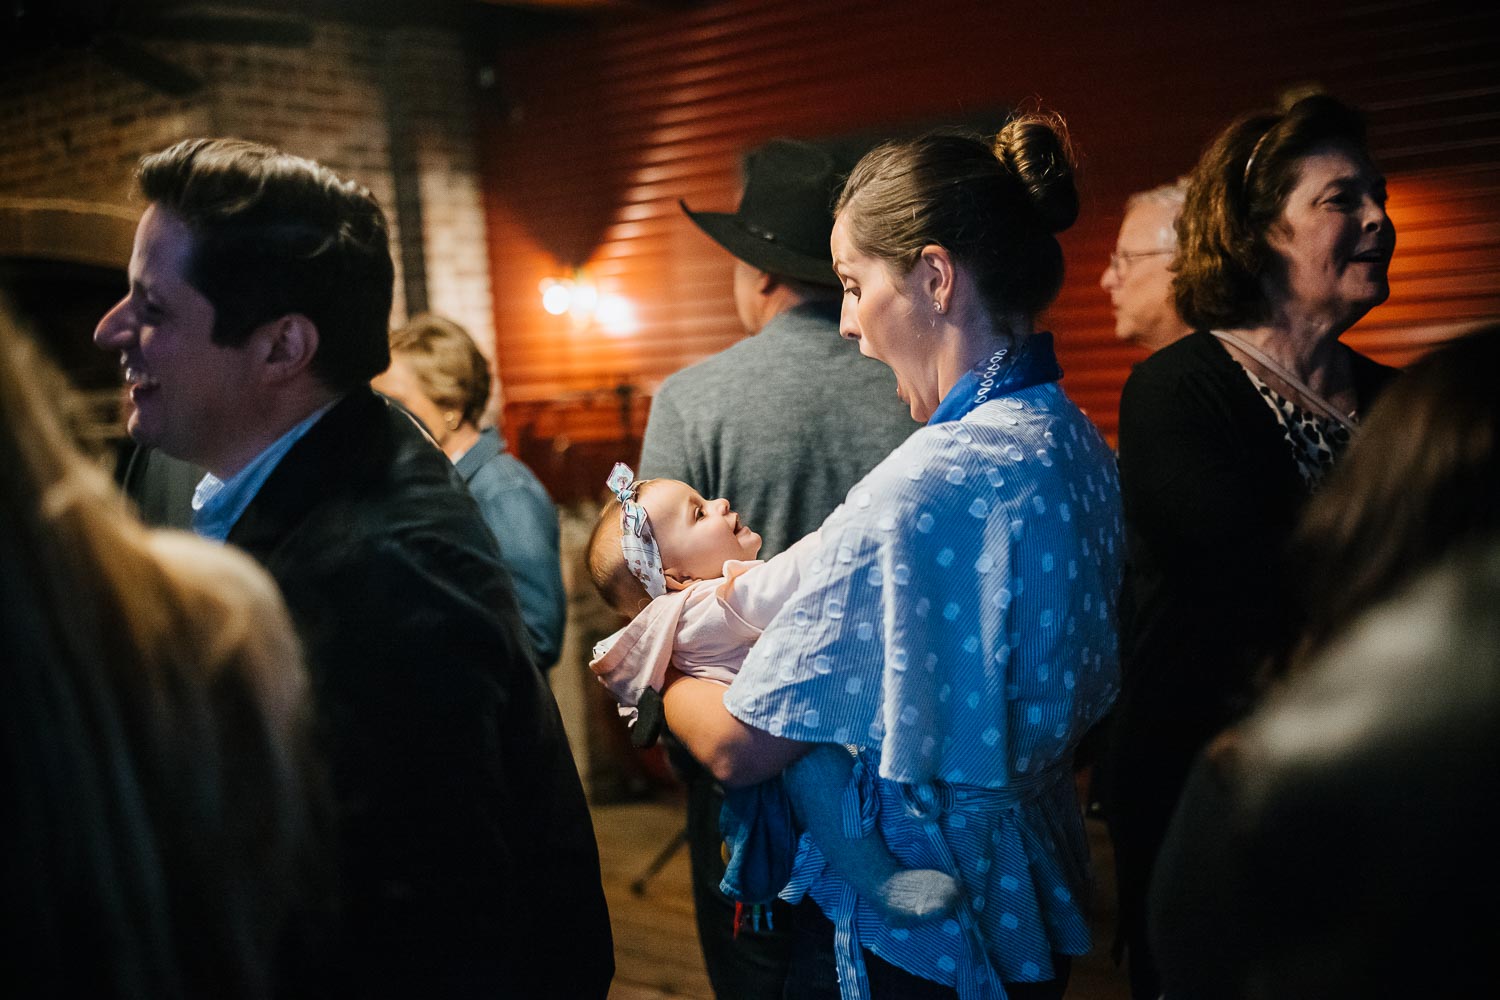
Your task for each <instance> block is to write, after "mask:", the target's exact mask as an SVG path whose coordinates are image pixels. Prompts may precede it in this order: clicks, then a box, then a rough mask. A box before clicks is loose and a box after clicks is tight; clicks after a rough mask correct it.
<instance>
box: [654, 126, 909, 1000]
mask: <svg viewBox="0 0 1500 1000" xmlns="http://www.w3.org/2000/svg"><path fill="white" fill-rule="evenodd" d="M850 166H852V164H842V165H841V164H839V163H838V162H837V161H836V160H835V159H834V157H833V156H832V155H830V154H829V153H827V152H826V151H824V150H823V149H820V148H818V147H816V146H813V145H810V144H808V143H803V142H795V141H791V140H784V139H782V140H773V141H772V142H770V143H767V144H766V145H765V146H762V147H760V148H759V149H757V150H755V151H753V152H752V153H751V154H750V155H749V156H748V157H747V159H746V163H745V190H744V195H743V196H742V198H741V200H740V206H739V209H738V211H736V212H733V213H723V212H693V211H691V210H689V209H688V208H687V206H686V205H685V204H684V205H683V210H684V211H686V212H687V214H688V216H689V217H690V218H691V219H692V220H693V221H694V222H695V223H697V225H698V226H699V227H700V228H701V229H702V230H703V231H704V232H705V233H707V234H708V235H709V237H711V238H712V239H713V240H714V241H715V242H716V243H718V244H719V245H720V246H722V247H723V248H724V249H726V250H728V251H729V252H730V253H731V254H732V255H733V256H734V257H735V272H734V299H735V306H736V308H737V309H738V312H739V317H740V321H741V323H742V324H743V325H744V327H745V332H746V333H749V334H754V336H751V337H747V338H746V339H744V340H742V341H740V342H739V343H737V344H735V345H734V346H733V347H730V348H728V349H727V350H724V351H721V352H720V353H718V354H715V355H713V356H712V357H709V358H706V359H704V360H703V361H700V362H698V363H697V364H695V365H692V366H690V367H688V368H685V369H683V370H682V371H680V372H677V373H676V374H674V375H672V376H671V377H669V378H668V379H667V380H666V381H665V382H663V383H662V387H661V389H660V391H659V392H658V393H657V394H656V398H655V399H654V400H653V402H652V406H651V417H650V419H649V421H648V422H647V424H646V436H645V441H644V444H643V446H642V450H641V462H640V474H641V475H642V476H643V477H648V478H655V477H668V478H672V479H680V480H682V481H683V482H686V483H689V484H691V485H692V486H693V487H694V488H695V489H697V490H698V491H699V492H700V493H702V494H703V495H704V496H706V497H727V498H729V500H730V501H731V502H732V503H733V504H734V507H735V509H736V510H737V511H739V512H740V514H741V515H742V516H743V517H744V519H745V521H746V523H748V524H749V525H750V526H751V527H753V528H754V529H755V530H756V531H758V532H760V534H761V537H762V539H763V544H762V547H761V558H762V559H769V558H770V557H771V556H774V555H776V554H777V553H778V552H780V551H782V550H783V549H785V548H786V547H787V546H788V545H790V544H791V543H792V542H794V541H796V540H797V539H799V538H801V537H802V536H803V535H806V534H808V533H810V532H812V531H813V530H815V529H816V528H817V527H818V526H819V525H821V524H822V523H823V519H824V518H825V517H827V516H828V514H829V513H831V512H832V511H833V508H834V507H836V506H838V504H839V503H840V502H841V501H842V500H843V499H844V495H845V493H847V492H848V490H849V488H850V487H852V486H853V485H854V484H855V483H856V482H858V481H859V480H860V479H861V478H863V476H864V475H865V473H867V472H869V471H870V470H871V469H872V468H874V467H875V465H876V464H877V463H878V462H879V461H880V460H881V459H883V458H884V457H885V456H886V455H888V454H889V453H890V452H891V451H892V450H893V449H894V448H895V447H896V446H897V445H899V444H900V443H901V442H902V441H904V440H906V438H907V436H908V435H910V434H911V432H912V431H914V430H916V429H917V424H916V423H914V422H913V421H912V419H911V416H910V414H909V412H908V410H907V407H906V404H904V403H902V402H901V401H900V400H899V399H898V398H897V397H896V379H895V376H894V375H893V374H892V373H891V371H890V369H888V368H887V367H886V366H884V365H882V364H880V363H879V362H877V361H873V360H871V359H869V358H866V357H863V356H862V355H861V354H860V353H859V350H858V348H857V347H856V346H855V345H854V344H853V343H852V342H849V341H845V340H843V339H842V338H841V337H840V336H839V322H838V321H839V301H840V300H839V295H840V293H839V283H838V280H837V278H835V276H834V273H833V263H832V258H831V256H830V252H829V248H828V240H829V235H830V233H831V231H832V229H833V217H832V206H833V202H834V200H835V198H836V197H837V195H838V190H839V186H840V184H841V183H842V179H843V176H844V174H845V173H847V170H848V168H849V167H850ZM841 167H842V169H841ZM672 749H673V754H672V758H673V762H674V764H675V765H676V766H677V768H678V770H679V773H681V774H682V775H683V778H684V780H685V781H686V783H687V786H688V843H689V848H690V850H691V853H692V863H693V864H692V871H693V896H694V904H695V909H696V911H697V920H698V937H699V941H700V942H701V943H702V946H703V955H704V960H705V963H706V965H707V967H708V975H709V980H710V982H711V983H712V984H713V987H714V991H715V992H716V993H717V994H718V995H719V997H720V998H722V1000H728V998H735V1000H739V998H748V1000H757V998H762V997H765V998H780V996H781V987H782V980H783V979H784V978H785V974H786V961H787V950H786V949H787V939H786V936H785V928H786V925H787V923H788V920H787V919H786V918H787V916H788V915H787V914H785V913H782V912H781V910H780V904H778V908H777V909H776V910H775V911H774V912H773V915H772V916H773V921H772V923H773V926H772V927H769V928H768V927H767V926H766V924H765V923H761V924H760V927H759V929H758V930H757V928H756V927H755V926H753V925H752V926H749V927H742V928H741V929H740V932H739V934H738V936H737V937H736V936H735V934H734V919H735V917H734V904H733V903H732V902H731V901H730V900H728V899H727V898H726V897H725V896H724V895H723V894H721V893H720V892H719V889H718V886H719V880H720V879H721V878H722V877H723V874H724V862H723V856H722V854H721V844H722V839H721V836H720V833H719V807H720V805H721V804H722V801H723V791H722V789H720V788H719V787H718V786H717V784H716V783H715V782H714V780H713V778H712V777H711V776H710V775H709V774H708V773H707V772H706V771H705V770H703V769H702V768H701V767H699V766H698V764H697V763H696V762H695V761H693V760H692V758H691V757H690V756H689V755H688V754H687V753H686V751H683V750H681V748H679V747H676V746H675V745H673V746H672Z"/></svg>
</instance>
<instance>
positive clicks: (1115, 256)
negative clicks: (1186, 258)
mask: <svg viewBox="0 0 1500 1000" xmlns="http://www.w3.org/2000/svg"><path fill="white" fill-rule="evenodd" d="M1176 252H1177V251H1176V250H1116V251H1115V252H1114V253H1112V254H1110V255H1109V269H1110V270H1111V271H1113V272H1115V277H1116V278H1123V277H1125V269H1126V265H1127V264H1129V263H1130V262H1131V261H1133V260H1135V259H1137V258H1139V257H1164V256H1167V255H1168V254H1174V253H1176Z"/></svg>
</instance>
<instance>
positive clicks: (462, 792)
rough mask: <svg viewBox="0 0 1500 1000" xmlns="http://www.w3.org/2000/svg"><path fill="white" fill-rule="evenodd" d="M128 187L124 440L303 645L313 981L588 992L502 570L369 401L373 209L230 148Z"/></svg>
mask: <svg viewBox="0 0 1500 1000" xmlns="http://www.w3.org/2000/svg"><path fill="white" fill-rule="evenodd" d="M139 179H140V185H141V190H142V192H143V193H144V194H145V196H146V199H147V200H148V201H149V203H150V204H149V206H148V207H147V209H146V212H145V214H144V215H143V216H142V219H141V223H140V226H139V229H138V230H137V233H136V240H135V248H134V252H133V254H132V257H131V263H130V292H129V294H128V295H127V296H126V297H125V298H124V299H123V300H122V301H121V302H120V304H119V305H117V306H116V307H115V308H114V309H113V310H111V311H110V313H109V314H108V315H107V316H105V318H104V319H103V320H102V321H101V322H100V324H99V328H98V330H97V331H96V332H95V341H96V342H97V343H98V344H99V346H100V347H101V348H103V349H106V350H114V351H118V352H119V353H120V358H121V364H122V366H123V367H124V369H125V377H126V382H127V384H128V385H129V389H130V394H131V401H132V404H133V406H132V411H131V414H130V417H129V421H128V427H129V430H130V433H131V436H132V437H133V438H134V439H135V440H136V441H137V442H138V443H140V444H143V445H149V446H153V447H156V448H159V449H160V450H161V451H162V452H164V453H166V454H168V455H171V456H173V457H175V458H178V459H182V460H184V461H188V462H192V463H195V464H197V465H199V466H201V467H202V468H204V469H206V470H208V475H206V476H205V477H204V479H203V480H202V482H200V483H199V484H198V487H197V490H196V491H195V495H194V499H193V508H194V513H193V527H194V530H196V531H197V532H199V533H200V534H203V535H206V536H208V537H214V538H219V539H227V540H228V541H230V542H232V543H234V544H237V545H240V546H242V547H243V548H244V549H245V550H246V551H248V552H250V553H251V554H252V555H253V556H255V557H256V558H257V559H259V560H260V561H261V562H262V563H263V564H264V565H265V566H266V568H267V569H268V570H269V571H270V572H271V574H272V575H273V576H274V577H275V578H276V580H277V582H278V583H279V584H280V586H281V588H282V590H283V592H284V594H285V597H286V600H287V604H288V606H289V607H290V608H291V610H292V614H293V617H294V619H295V620H296V623H297V625H298V629H299V632H300V633H301V637H302V640H303V642H304V644H305V646H306V649H307V654H308V660H309V665H310V668H311V673H312V680H313V689H314V694H315V699H316V707H317V711H318V715H319V719H318V722H319V724H320V727H321V730H322V734H323V737H324V750H325V752H326V754H327V762H328V770H329V777H330V783H331V786H332V791H333V797H334V804H335V807H336V821H337V823H336V825H337V848H338V854H337V865H336V872H337V879H338V896H339V906H338V910H339V919H338V927H337V930H336V932H335V934H334V936H333V937H332V938H331V940H332V941H333V942H335V943H334V944H333V945H331V946H330V948H329V949H328V953H327V954H320V955H316V956H314V958H313V961H312V962H310V963H308V965H307V968H308V969H316V970H317V972H316V975H317V976H318V978H320V979H321V980H323V982H322V983H321V984H320V986H321V988H324V989H328V988H331V989H333V990H335V991H336V992H341V993H350V994H353V995H372V994H381V995H402V996H418V995H423V996H445V997H446V996H503V997H562V996H567V997H599V998H602V997H604V996H605V994H606V993H607V991H608V986H609V980H610V978H611V975H612V973H613V957H612V944H611V938H610V930H609V920H608V915H607V913H606V911H605V905H604V898H603V892H602V889H601V887H600V881H599V861H598V852H597V848H596V846H595V842H594V836H593V828H592V825H591V823H590V820H589V815H588V811H587V808H586V806H585V803H584V799H583V792H582V787H581V785H580V782H579V779H578V774H577V771H576V769H575V767H574V764H573V760H572V757H571V754H570V753H569V751H568V746H567V741H566V739H565V736H564V733H563V729H562V724H561V719H560V717H559V715H558V711H557V706H556V704H555V702H554V701H553V700H552V696H551V693H550V691H549V690H548V688H547V686H546V682H545V680H544V679H543V677H542V675H541V673H540V672H539V671H538V669H537V667H536V666H535V664H534V663H533V661H532V656H531V650H530V645H529V642H528V640H527V638H526V633H525V630H524V627H523V626H522V625H521V621H520V617H519V613H518V611H517V607H516V601H515V595H514V593H513V591H512V588H511V583H510V580H509V578H508V577H507V576H506V575H505V572H504V570H503V569H502V568H501V566H500V564H499V557H498V551H497V549H496V547H495V544H494V541H493V539H492V538H491V536H490V535H489V533H488V532H487V531H486V529H485V527H484V524H483V522H482V521H481V519H480V517H479V513H478V509H477V508H476V507H475V505H474V502H473V500H472V499H471V498H470V497H469V496H468V495H467V493H465V492H464V490H463V487H462V484H461V482H459V481H458V480H457V478H456V476H455V473H454V471H453V469H452V467H451V466H450V464H449V463H448V462H447V461H446V459H444V457H443V455H442V454H441V453H440V452H438V451H437V450H436V449H434V448H433V447H432V446H431V445H430V443H429V442H428V441H427V439H426V438H425V437H424V436H423V434H422V433H421V431H420V430H418V429H417V427H416V426H415V425H414V424H413V422H412V421H411V420H410V418H408V417H407V416H406V415H405V414H403V413H401V412H399V411H396V410H393V409H391V408H390V407H389V406H388V405H387V404H386V403H385V401H384V400H382V399H381V398H380V397H378V396H376V395H375V394H374V393H373V392H371V390H370V388H369V385H368V382H369V379H370V377H371V376H373V375H375V374H376V373H378V372H380V371H382V370H384V369H385V367H386V365H387V363H388V360H389V357H388V353H387V346H386V345H387V340H386V324H387V318H388V315H389V312H390V306H391V291H392V265H391V259H390V251H389V243H388V236H387V231H386V225H385V219H384V216H383V214H382V213H381V211H380V208H379V206H378V205H376V203H375V201H374V199H373V198H372V197H371V196H370V194H369V192H368V191H366V190H365V189H364V188H362V187H360V186H358V185H356V184H353V183H351V182H347V181H343V180H341V179H340V178H338V177H337V176H335V175H334V174H333V173H332V172H331V171H329V170H327V169H326V168H323V167H321V166H319V165H317V164H315V163H312V162H311V161H308V160H303V159H299V158H296V157H292V156H288V155H286V154H283V153H280V152H278V151H276V150H273V149H269V148H267V147H264V146H259V145H255V144H252V143H246V142H240V141H235V140H188V141H186V142H183V143H179V144H177V145H176V146H173V147H172V148H170V149H168V150H165V151H163V152H161V153H157V154H154V155H152V156H149V157H147V158H146V159H145V160H144V161H143V162H142V165H141V170H140V178H139ZM246 833H247V835H251V836H253V835H254V831H246ZM298 975H300V973H299V974H298ZM307 985H308V984H307V983H306V982H297V981H294V982H291V983H289V984H288V989H289V991H292V992H300V991H301V989H299V987H300V988H305V987H307Z"/></svg>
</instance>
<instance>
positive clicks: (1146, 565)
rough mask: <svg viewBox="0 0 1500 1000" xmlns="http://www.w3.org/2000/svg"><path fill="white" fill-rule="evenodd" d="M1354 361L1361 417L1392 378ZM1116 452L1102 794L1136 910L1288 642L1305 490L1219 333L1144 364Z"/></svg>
mask: <svg viewBox="0 0 1500 1000" xmlns="http://www.w3.org/2000/svg"><path fill="white" fill-rule="evenodd" d="M1353 362H1354V364H1353V368H1354V381H1355V390H1356V393H1357V397H1358V405H1359V410H1360V411H1361V412H1364V411H1366V410H1368V409H1369V406H1370V403H1371V402H1372V401H1373V399H1374V397H1375V396H1376V395H1377V394H1378V392H1379V391H1380V389H1381V388H1382V387H1384V386H1385V384H1386V383H1387V382H1389V381H1390V379H1391V378H1392V377H1394V375H1395V374H1396V372H1395V369H1392V368H1387V367H1385V366H1384V365H1380V364H1377V363H1376V362H1374V361H1371V360H1370V359H1369V358H1366V357H1364V356H1363V355H1359V354H1355V355H1354V357H1353ZM1119 449H1120V454H1119V458H1120V484H1121V493H1122V500H1123V503H1124V513H1125V529H1126V551H1127V562H1126V568H1125V589H1124V593H1123V595H1122V599H1121V604H1120V616H1121V623H1120V628H1121V657H1122V671H1123V678H1122V690H1121V696H1120V700H1119V703H1118V704H1117V706H1116V716H1115V723H1114V733H1113V746H1112V749H1111V752H1110V760H1109V766H1108V768H1107V772H1106V773H1107V779H1106V783H1105V796H1106V807H1107V809H1108V812H1109V815H1110V823H1111V828H1112V832H1113V833H1114V834H1115V836H1116V840H1117V852H1119V853H1120V854H1121V855H1122V857H1121V858H1120V866H1121V871H1120V877H1121V890H1122V904H1124V903H1126V902H1127V899H1126V898H1125V897H1128V896H1131V895H1134V893H1133V892H1132V890H1131V888H1130V884H1131V883H1133V882H1135V881H1136V877H1137V876H1142V877H1144V876H1146V875H1148V874H1149V873H1148V872H1146V871H1141V870H1140V869H1141V868H1142V866H1144V867H1146V868H1149V865H1150V860H1151V858H1152V857H1153V856H1154V854H1155V849H1156V846H1157V845H1158V844H1159V843H1160V840H1161V836H1162V834H1163V833H1164V831H1165V827H1166V824H1167V821H1168V820H1169V819H1170V818H1171V812H1172V809H1173V806H1174V805H1175V803H1176V800H1177V795H1178V793H1179V792H1180V790H1181V788H1182V784H1183V782H1184V780H1185V778H1186V775H1187V771H1188V767H1189V765H1190V764H1191V763H1192V759H1193V756H1194V755H1195V754H1196V753H1197V751H1198V749H1199V748H1200V747H1202V746H1203V744H1204V743H1205V742H1207V741H1208V739H1209V738H1211V737H1212V736H1213V735H1214V734H1215V733H1217V732H1219V731H1220V730H1221V729H1223V728H1224V727H1225V726H1226V725H1228V724H1229V723H1230V722H1232V721H1233V720H1234V718H1235V717H1236V716H1237V715H1238V714H1239V712H1240V711H1241V709H1242V708H1243V707H1244V704H1245V701H1246V699H1247V697H1248V693H1249V688H1250V684H1251V678H1252V675H1253V673H1254V671H1255V668H1256V666H1257V664H1258V663H1259V661H1260V659H1261V657H1262V655H1263V654H1264V653H1265V652H1266V651H1267V650H1268V647H1269V646H1270V645H1271V644H1273V643H1274V642H1277V641H1280V638H1281V628H1282V625H1281V620H1282V618H1283V615H1282V612H1281V611H1280V601H1281V600H1282V598H1283V594H1282V583H1281V579H1282V578H1281V573H1282V566H1281V556H1282V551H1283V549H1284V547H1285V545H1286V543H1287V540H1288V538H1289V537H1290V535H1291V532H1292V529H1293V526H1294V525H1295V523H1296V521H1297V517H1298V515H1299V514H1300V512H1301V509H1302V506H1303V504H1304V503H1306V501H1307V499H1308V497H1309V493H1308V490H1307V487H1306V486H1304V484H1303V481H1302V477H1301V475H1300V474H1299V473H1298V471H1297V464H1296V461H1295V459H1294V457H1293V455H1292V451H1291V448H1290V446H1289V445H1288V444H1287V442H1286V441H1285V439H1284V438H1283V431H1282V427H1281V425H1280V424H1279V423H1278V422H1277V419H1276V416H1275V414H1273V413H1272V411H1271V408H1270V407H1269V406H1267V405H1266V402H1265V400H1264V399H1262V398H1261V396H1260V394H1259V393H1258V391H1257V390H1256V389H1255V387H1254V386H1253V385H1252V384H1251V382H1250V379H1249V378H1248V377H1247V376H1246V374H1245V370H1244V369H1243V368H1242V367H1241V366H1240V364H1239V363H1238V362H1237V361H1235V360H1234V358H1233V357H1231V356H1230V354H1229V353H1228V351H1226V350H1225V349H1224V347H1223V346H1222V345H1221V344H1220V343H1219V341H1218V340H1217V339H1216V338H1215V337H1214V336H1213V335H1212V334H1210V333H1207V332H1198V333H1194V334H1192V335H1190V336H1188V337H1186V338H1184V339H1182V340H1180V341H1178V342H1177V343H1175V344H1172V345H1170V346H1168V347H1166V348H1164V349H1162V350H1161V351H1158V352H1157V353H1156V354H1154V355H1152V356H1151V357H1150V358H1148V359H1147V360H1146V361H1143V362H1142V363H1141V364H1139V365H1137V366H1136V368H1135V370H1134V371H1133V372H1132V373H1131V376H1130V378H1129V380H1127V381H1126V383H1125V391H1124V396H1123V398H1122V400H1121V403H1120V446H1119ZM1122 839H1123V840H1124V843H1123V844H1122V843H1120V841H1121V840H1122ZM1139 890H1140V892H1142V893H1143V892H1144V884H1143V883H1142V884H1141V885H1140V886H1139ZM1122 920H1124V921H1127V922H1128V921H1129V920H1130V915H1129V914H1128V913H1123V912H1122Z"/></svg>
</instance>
